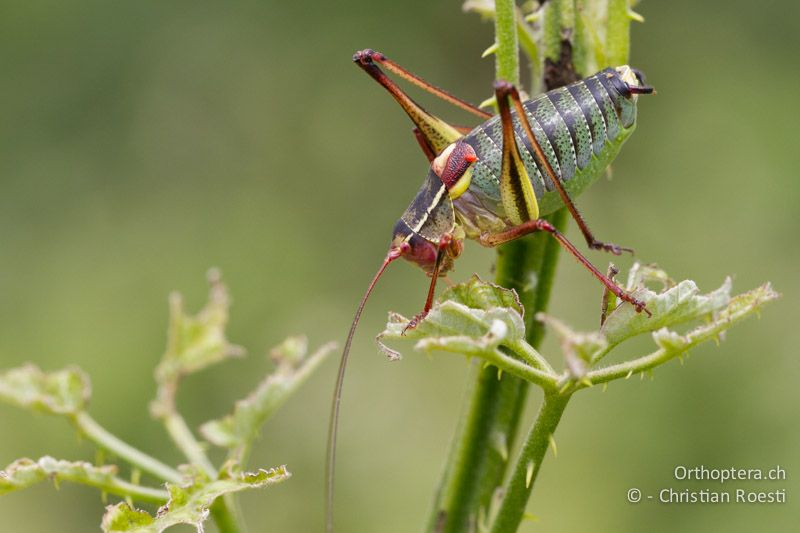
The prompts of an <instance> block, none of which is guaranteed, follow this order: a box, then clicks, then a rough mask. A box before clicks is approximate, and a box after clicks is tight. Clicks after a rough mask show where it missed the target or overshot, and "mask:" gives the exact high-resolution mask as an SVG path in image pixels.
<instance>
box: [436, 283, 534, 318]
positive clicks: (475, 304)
mask: <svg viewBox="0 0 800 533" xmlns="http://www.w3.org/2000/svg"><path fill="white" fill-rule="evenodd" d="M438 300H439V301H440V302H443V301H445V300H450V301H454V302H458V303H462V304H464V305H466V306H467V307H470V308H473V309H493V308H495V307H509V308H511V309H513V310H515V311H516V312H517V313H519V314H520V315H522V316H524V314H525V309H524V308H523V307H522V304H521V303H520V301H519V297H518V296H517V293H516V292H515V291H513V290H509V289H504V288H503V287H500V286H499V285H495V284H494V283H489V282H487V281H483V280H482V279H481V278H480V277H478V276H477V275H473V276H472V277H471V278H469V279H468V280H467V281H466V282H464V283H459V284H458V285H453V286H452V287H449V288H448V289H447V290H445V291H444V292H443V293H442V294H441V296H439V298H438Z"/></svg>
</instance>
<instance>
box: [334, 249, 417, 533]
mask: <svg viewBox="0 0 800 533" xmlns="http://www.w3.org/2000/svg"><path fill="white" fill-rule="evenodd" d="M403 244H404V245H405V246H402V245H401V247H399V248H391V249H390V250H389V253H388V254H386V259H384V260H383V264H382V265H381V267H380V268H379V269H378V272H377V273H376V274H375V277H374V278H372V282H370V284H369V287H367V291H366V292H365V293H364V296H362V297H361V302H360V303H359V304H358V309H356V315H355V317H353V323H352V324H351V325H350V333H348V335H347V342H345V344H344V350H342V358H341V360H340V361H339V375H338V376H337V377H336V388H335V389H334V391H333V401H332V402H331V418H330V422H329V423H328V451H327V464H326V467H325V471H326V472H325V517H326V518H325V531H327V532H328V533H332V532H333V484H334V483H333V481H334V475H335V473H336V434H337V432H338V428H339V404H340V403H341V401H342V385H343V384H344V373H345V370H346V369H347V359H348V358H349V357H350V345H352V344H353V335H355V333H356V327H358V321H359V320H360V319H361V312H362V311H363V310H364V305H365V304H366V303H367V299H368V298H369V295H370V294H371V293H372V289H374V288H375V284H376V283H378V279H379V278H380V277H381V275H382V274H383V272H384V270H386V267H387V266H389V263H391V262H392V261H394V260H395V259H397V258H398V257H400V256H401V255H402V254H403V252H405V251H406V249H407V247H408V244H407V243H403Z"/></svg>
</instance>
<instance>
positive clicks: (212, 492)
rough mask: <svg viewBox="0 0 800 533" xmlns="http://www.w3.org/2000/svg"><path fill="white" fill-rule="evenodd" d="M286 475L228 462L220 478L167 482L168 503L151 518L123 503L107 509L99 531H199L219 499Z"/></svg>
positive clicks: (281, 469) (280, 469)
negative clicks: (185, 527) (180, 527)
mask: <svg viewBox="0 0 800 533" xmlns="http://www.w3.org/2000/svg"><path fill="white" fill-rule="evenodd" d="M290 476H291V474H290V473H289V472H288V471H287V470H286V467H285V466H279V467H277V468H271V469H269V470H263V469H262V470H258V471H257V472H240V471H238V470H237V468H236V465H235V464H232V463H229V464H228V465H227V466H226V468H225V469H224V471H223V475H222V476H221V477H220V478H219V479H217V480H214V481H209V479H208V478H207V477H206V476H203V475H202V474H198V475H196V476H195V478H194V479H192V480H191V481H190V482H188V483H187V484H185V485H173V484H170V483H168V484H167V490H168V491H169V493H170V500H169V502H167V504H166V505H164V506H163V507H161V508H160V509H159V510H158V513H157V514H156V516H155V517H152V516H150V515H149V514H148V513H146V512H145V511H142V510H139V509H134V508H132V507H130V506H129V505H128V504H127V503H118V504H116V505H110V506H108V507H107V508H106V514H105V515H104V516H103V522H102V528H103V531H105V532H107V533H111V532H120V533H122V532H128V533H134V532H135V533H161V532H162V531H164V530H165V529H167V528H168V527H172V526H174V525H177V524H188V525H192V526H194V527H195V528H196V529H197V530H198V531H202V530H203V522H204V521H205V520H206V518H208V515H209V508H210V507H211V504H213V503H214V500H216V499H217V498H219V497H220V496H222V495H224V494H229V493H233V492H239V491H242V490H245V489H258V488H263V487H266V486H268V485H273V484H275V483H280V482H281V481H284V480H286V479H288V478H289V477H290Z"/></svg>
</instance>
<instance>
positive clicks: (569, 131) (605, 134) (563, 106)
mask: <svg viewBox="0 0 800 533" xmlns="http://www.w3.org/2000/svg"><path fill="white" fill-rule="evenodd" d="M609 76H619V74H618V73H617V72H616V70H614V69H606V70H604V71H601V72H598V73H597V74H595V75H593V76H590V77H588V78H585V79H583V80H581V81H578V82H576V83H573V84H571V85H568V86H566V87H562V88H559V89H555V90H553V91H549V92H547V93H544V94H542V95H540V96H538V97H536V98H534V99H533V100H529V101H527V102H525V103H524V104H523V107H524V108H525V111H526V114H527V119H528V121H529V123H530V125H531V128H532V129H533V132H534V135H535V136H536V139H537V141H538V143H539V145H540V146H541V147H542V150H543V152H544V154H545V156H546V157H547V159H548V161H549V163H550V165H551V167H552V168H553V170H554V171H555V173H556V174H557V176H559V178H560V179H561V181H562V182H563V183H564V184H565V185H566V187H567V190H568V191H569V192H570V194H571V195H572V196H575V195H577V194H579V193H580V192H581V191H582V190H583V189H584V188H585V187H586V186H587V185H589V184H590V183H591V182H592V181H594V180H595V179H596V178H597V177H598V176H599V175H600V174H602V172H603V170H604V169H605V168H606V167H607V166H608V165H609V164H610V163H611V161H612V160H613V159H614V157H615V156H616V154H617V152H618V151H619V148H620V146H621V145H622V143H623V141H624V140H625V139H626V138H627V137H628V136H629V135H630V134H631V133H632V132H633V129H634V127H635V120H636V103H635V99H629V98H625V97H624V96H622V95H621V94H619V93H618V92H617V91H616V90H615V89H614V86H613V85H612V84H611V83H610V82H609V81H608V80H609ZM512 109H513V108H512ZM512 118H513V120H514V128H515V130H516V140H517V146H518V147H519V151H520V154H521V156H522V159H523V161H524V163H525V167H526V169H527V171H528V175H529V177H530V179H531V184H532V185H533V190H534V192H535V193H536V197H537V200H539V208H540V213H541V214H542V215H546V214H548V213H550V212H552V211H554V210H555V209H557V208H558V207H560V206H561V203H560V199H559V198H558V196H557V193H556V192H554V187H553V183H552V181H551V180H550V178H549V177H548V176H547V175H546V172H545V170H544V167H543V165H541V163H540V162H539V161H537V160H536V157H535V156H534V154H535V152H534V150H533V148H532V147H531V143H530V140H529V139H528V138H527V136H526V134H525V132H524V130H523V128H522V126H521V124H520V123H519V119H518V117H517V115H516V112H515V111H513V110H512ZM502 138H503V136H502V125H501V123H500V117H499V116H495V117H493V118H491V119H489V120H487V121H486V122H484V123H483V124H481V125H480V126H478V127H477V128H475V129H474V130H472V131H471V132H470V133H469V134H467V136H466V137H465V138H464V140H465V141H466V142H468V143H469V144H471V145H472V147H473V148H474V149H475V152H476V154H477V155H478V161H477V162H476V163H475V167H474V171H473V177H472V182H471V185H470V187H469V190H468V193H467V194H466V196H465V197H464V198H463V199H461V201H460V202H459V199H456V203H455V205H456V209H457V210H459V207H462V209H460V210H461V212H462V215H465V216H470V214H471V213H472V212H474V211H475V210H476V208H478V206H476V205H473V204H475V202H476V201H478V202H479V203H480V204H482V205H483V207H485V208H486V210H487V211H489V212H491V213H492V214H494V215H497V216H500V217H501V218H502V217H503V213H502V207H501V205H500V182H499V179H498V178H499V176H500V160H501V145H502ZM472 222H474V223H477V222H478V221H474V220H473V221H472Z"/></svg>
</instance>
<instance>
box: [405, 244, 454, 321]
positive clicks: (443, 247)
mask: <svg viewBox="0 0 800 533" xmlns="http://www.w3.org/2000/svg"><path fill="white" fill-rule="evenodd" d="M452 240H453V238H452V236H450V234H447V233H445V234H444V235H442V238H441V239H440V240H439V245H438V247H439V248H438V250H437V252H436V263H434V266H433V272H432V273H431V284H430V286H429V287H428V296H427V298H425V307H423V309H422V312H421V313H417V315H416V316H414V318H412V319H411V320H410V321H409V323H408V325H406V327H404V328H403V334H405V332H406V331H408V330H409V329H414V328H415V327H417V324H419V323H420V322H421V321H422V319H424V318H425V317H426V316H428V313H429V312H430V310H431V307H433V297H434V296H435V295H436V282H437V281H438V278H439V271H440V270H441V268H442V260H443V259H444V254H445V253H447V248H448V246H450V243H451V242H452Z"/></svg>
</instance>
